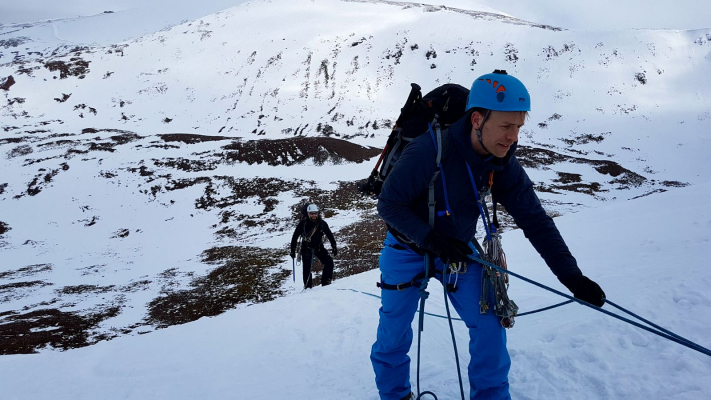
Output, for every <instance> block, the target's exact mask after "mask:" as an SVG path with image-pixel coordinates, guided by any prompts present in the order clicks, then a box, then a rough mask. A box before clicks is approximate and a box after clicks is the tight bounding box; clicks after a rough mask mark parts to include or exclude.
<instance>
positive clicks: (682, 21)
mask: <svg viewBox="0 0 711 400" xmlns="http://www.w3.org/2000/svg"><path fill="white" fill-rule="evenodd" d="M196 1H199V4H200V5H202V6H204V7H205V10H206V14H210V13H213V12H216V11H219V10H220V9H224V8H228V7H229V6H230V5H232V4H234V5H236V4H239V3H243V2H245V1H246V0H61V1H57V0H0V23H2V24H8V23H16V22H31V21H38V20H44V19H54V18H66V17H75V16H77V15H84V16H85V15H93V14H98V13H101V12H103V11H108V10H111V11H120V10H125V9H128V8H132V7H145V6H146V5H165V6H166V7H171V8H175V7H176V3H178V4H179V3H180V2H186V3H188V2H189V3H191V4H190V5H191V6H192V7H194V6H195V5H196V3H195V2H196ZM400 1H403V0H400ZM417 2H418V3H429V4H445V5H449V6H452V7H461V8H466V5H467V4H472V3H478V4H483V5H486V6H489V7H492V8H494V9H497V10H500V11H503V12H505V13H507V14H509V15H512V16H515V17H518V18H522V19H525V20H528V21H532V22H537V23H543V24H549V25H555V26H560V27H564V28H570V29H629V28H650V29H696V28H711V1H709V0H626V1H620V0H589V1H585V2H583V1H570V0H506V1H500V0H418V1H417ZM154 9H155V8H154Z"/></svg>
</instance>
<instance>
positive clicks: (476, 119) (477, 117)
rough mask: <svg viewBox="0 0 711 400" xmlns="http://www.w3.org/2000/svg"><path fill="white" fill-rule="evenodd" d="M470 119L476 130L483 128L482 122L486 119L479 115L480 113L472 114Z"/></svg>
mask: <svg viewBox="0 0 711 400" xmlns="http://www.w3.org/2000/svg"><path fill="white" fill-rule="evenodd" d="M470 118H471V122H472V127H474V129H479V128H481V120H482V119H484V117H483V116H482V115H481V114H479V112H478V111H474V112H472V113H471V116H470Z"/></svg>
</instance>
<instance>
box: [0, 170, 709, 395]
mask: <svg viewBox="0 0 711 400" xmlns="http://www.w3.org/2000/svg"><path fill="white" fill-rule="evenodd" d="M710 190H711V185H708V184H705V185H698V186H694V187H691V188H683V189H676V190H673V191H670V192H667V193H662V194H658V195H655V196H649V197H645V198H640V199H636V200H632V201H628V202H621V203H615V204H609V205H606V206H604V207H600V208H598V209H595V210H587V211H583V212H580V213H576V214H572V215H568V216H564V217H560V218H558V219H557V220H556V221H557V224H558V226H559V227H560V229H561V231H562V232H563V235H564V236H565V237H566V238H567V240H568V243H569V245H570V246H571V249H572V251H573V253H574V254H576V255H577V258H578V260H579V262H580V264H581V266H582V268H583V270H584V271H586V273H587V274H588V275H589V276H591V277H592V278H593V279H595V280H596V281H598V282H599V283H600V284H601V286H602V287H603V288H604V289H605V291H606V293H607V296H608V298H610V299H611V300H613V301H615V302H616V303H618V304H620V305H622V306H624V307H628V308H629V309H630V310H632V311H634V312H636V313H639V314H640V315H641V316H643V317H645V318H648V319H651V320H652V321H653V322H656V323H658V324H660V325H662V326H663V327H666V328H668V329H671V330H672V331H674V332H676V333H678V334H680V335H682V336H684V337H687V338H688V339H690V340H692V341H695V342H697V343H699V344H701V345H703V346H706V347H708V346H710V345H711V343H710V342H709V336H708V332H709V330H710V329H711V296H710V295H709V292H708V290H707V288H708V286H709V284H711V276H709V274H708V271H707V270H706V267H705V265H706V262H707V260H708V258H709V256H711V251H710V250H709V249H710V247H709V242H711V212H709V210H708V207H705V206H704V205H703V204H702V202H700V201H698V200H699V199H701V198H705V197H708V194H709V191H710ZM680 209H683V210H684V211H685V212H683V213H682V212H679V210H680ZM503 241H504V242H503V243H504V246H505V248H506V251H507V258H508V260H509V266H510V268H511V269H512V270H514V271H516V272H518V273H520V274H523V275H524V276H527V277H529V278H533V279H536V280H538V281H540V282H542V283H544V284H547V285H550V286H552V287H554V288H557V289H562V287H561V286H560V284H558V283H557V281H555V278H554V277H553V274H551V273H550V272H549V271H547V268H546V267H545V265H544V264H543V263H542V261H541V260H540V258H539V257H538V256H537V255H536V254H535V251H534V250H533V249H532V248H531V246H530V245H529V244H527V242H526V239H525V238H523V235H522V234H521V232H520V231H512V232H509V233H506V234H505V235H504V238H503ZM377 279H378V272H377V271H371V272H368V273H363V274H360V275H357V276H353V277H349V278H345V279H342V280H340V281H337V282H336V283H335V284H334V285H332V286H329V287H326V288H316V289H314V290H309V291H307V292H303V293H293V294H291V295H288V296H286V297H282V298H279V299H277V300H275V301H272V302H269V303H264V304H257V305H253V306H251V307H247V308H243V309H239V310H233V311H229V312H226V313H224V314H222V315H220V316H217V317H213V318H203V319H201V320H199V321H196V322H193V323H191V324H187V325H181V326H174V327H170V328H167V329H164V330H160V331H157V332H155V333H152V334H150V335H144V336H134V337H122V338H118V339H115V340H113V341H110V342H102V343H99V344H97V345H94V346H91V347H88V348H82V349H76V350H70V351H67V352H43V353H41V354H35V355H16V356H4V357H0V371H1V372H2V377H3V379H2V380H3V398H4V399H10V400H13V399H50V398H51V399H97V398H102V399H145V398H151V399H195V398H209V399H234V398H239V399H274V398H289V399H298V400H301V399H303V400H306V399H332V398H339V399H373V400H374V399H377V393H376V391H375V389H374V383H373V374H372V370H371V367H370V362H369V358H368V354H369V349H370V345H371V344H372V342H373V341H374V338H375V329H376V326H377V318H378V317H377V316H378V313H377V309H378V307H379V301H378V299H377V298H374V297H372V296H367V295H365V294H363V293H359V292H356V291H362V292H366V293H373V294H378V292H377V290H376V288H375V285H374V282H375V281H376V280H377ZM429 288H430V291H431V295H430V297H429V300H428V302H427V310H428V311H429V312H434V313H439V314H440V315H443V314H444V308H443V300H442V291H441V286H440V285H439V284H438V283H436V282H432V283H431V284H430V286H429ZM354 290H355V291H354ZM562 290H564V289H562ZM510 293H511V297H512V298H513V299H514V300H515V301H516V302H517V303H518V304H519V306H520V307H521V310H522V311H529V310H532V309H534V308H538V307H542V306H546V305H550V304H553V303H556V302H558V301H559V300H560V299H559V298H556V296H555V295H553V294H551V293H549V292H544V291H542V290H541V289H538V288H536V287H534V286H532V285H528V284H526V283H525V282H522V281H520V280H517V279H513V280H512V283H511V292H510ZM605 308H606V309H609V310H613V309H612V308H610V306H605ZM454 315H456V313H455V314H454ZM454 326H455V332H456V335H457V341H458V343H459V348H460V349H462V348H466V342H467V338H468V336H467V335H468V333H467V331H466V329H465V328H464V326H463V324H462V323H461V322H455V325H454ZM508 332H509V351H510V353H511V357H512V362H513V365H512V370H511V375H510V379H511V393H512V398H513V399H515V400H521V399H581V400H585V399H629V400H637V399H639V400H647V399H675V400H681V399H689V400H692V399H693V400H697V399H703V398H708V397H709V396H711V382H710V381H709V380H708V379H706V378H704V377H708V375H709V374H711V358H709V357H708V356H705V355H702V354H700V353H697V352H695V351H693V350H690V349H688V348H685V347H682V346H680V345H678V344H676V343H672V342H669V341H667V340H665V339H662V338H659V337H657V336H654V335H652V334H650V333H648V332H646V331H643V330H640V329H638V328H635V327H631V326H629V325H627V324H625V323H623V322H620V321H618V320H615V319H613V318H611V317H609V316H605V315H603V314H601V313H597V312H595V311H594V310H591V309H588V308H586V307H583V306H580V305H576V304H573V305H566V306H563V307H559V308H557V309H554V310H550V311H546V312H543V313H538V314H533V315H530V316H524V317H520V318H518V320H517V324H516V326H515V327H514V328H513V329H511V330H509V331H508ZM422 335H423V336H422V349H423V350H422V351H423V359H422V374H421V384H422V387H423V390H431V391H433V392H435V393H436V394H437V395H438V397H439V398H441V399H454V398H458V390H459V389H458V387H457V383H456V378H457V377H456V370H455V366H454V360H453V353H452V350H451V349H452V347H451V343H450V339H449V332H448V325H447V321H446V320H444V319H439V318H434V317H427V318H426V320H425V330H424V332H423V334H422ZM411 356H412V357H415V353H414V350H413V351H411ZM460 357H461V361H462V363H463V364H464V365H466V363H467V362H468V359H469V356H468V354H461V353H460ZM67 365H70V366H71V368H66V366H67ZM414 366H415V364H414V363H413V370H412V382H413V384H414V373H415V369H414ZM465 384H466V383H465Z"/></svg>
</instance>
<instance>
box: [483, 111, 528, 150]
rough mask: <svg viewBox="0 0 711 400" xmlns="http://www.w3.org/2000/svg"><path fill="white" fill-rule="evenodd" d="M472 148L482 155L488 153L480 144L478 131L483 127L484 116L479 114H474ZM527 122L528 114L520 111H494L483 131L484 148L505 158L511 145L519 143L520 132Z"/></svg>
mask: <svg viewBox="0 0 711 400" xmlns="http://www.w3.org/2000/svg"><path fill="white" fill-rule="evenodd" d="M471 118H472V133H471V134H472V148H473V149H474V151H475V152H477V153H478V154H480V155H486V154H487V152H486V150H484V149H483V148H481V145H480V144H479V139H477V137H476V130H477V129H479V127H481V124H482V122H483V121H484V116H483V115H481V114H479V112H473V113H472V116H471ZM525 120H526V113H525V112H519V111H492V112H491V114H490V115H489V119H488V120H486V123H485V124H484V129H483V130H482V131H481V140H482V142H484V146H485V147H486V149H487V150H489V151H490V152H491V154H493V155H494V156H496V157H499V158H503V157H504V156H506V153H508V151H509V149H510V148H511V145H512V144H514V142H518V131H519V129H521V127H522V126H523V124H524V122H525Z"/></svg>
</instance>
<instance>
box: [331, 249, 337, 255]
mask: <svg viewBox="0 0 711 400" xmlns="http://www.w3.org/2000/svg"><path fill="white" fill-rule="evenodd" d="M331 253H333V256H334V257H337V256H338V249H337V248H335V247H334V248H333V249H331Z"/></svg>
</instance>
